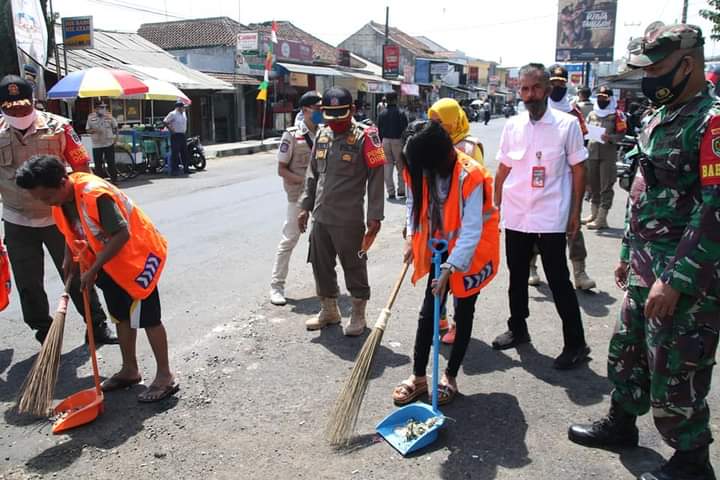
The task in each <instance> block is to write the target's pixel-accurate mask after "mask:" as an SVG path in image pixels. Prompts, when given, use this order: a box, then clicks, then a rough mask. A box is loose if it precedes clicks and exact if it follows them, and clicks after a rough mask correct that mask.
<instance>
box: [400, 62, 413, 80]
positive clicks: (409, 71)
mask: <svg viewBox="0 0 720 480" xmlns="http://www.w3.org/2000/svg"><path fill="white" fill-rule="evenodd" d="M403 77H404V81H405V83H413V82H415V67H414V66H413V65H405V68H403Z"/></svg>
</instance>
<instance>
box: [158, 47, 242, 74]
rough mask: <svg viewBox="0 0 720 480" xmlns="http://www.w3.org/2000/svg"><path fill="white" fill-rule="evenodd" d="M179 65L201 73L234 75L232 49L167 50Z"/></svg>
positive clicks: (233, 54)
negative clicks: (181, 64)
mask: <svg viewBox="0 0 720 480" xmlns="http://www.w3.org/2000/svg"><path fill="white" fill-rule="evenodd" d="M168 53H169V54H170V55H172V56H174V57H175V58H177V59H178V61H180V62H181V63H183V64H185V65H187V66H188V67H190V68H194V69H195V70H200V71H201V72H223V73H234V70H235V48H234V47H205V48H193V49H183V50H168Z"/></svg>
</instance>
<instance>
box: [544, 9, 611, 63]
mask: <svg viewBox="0 0 720 480" xmlns="http://www.w3.org/2000/svg"><path fill="white" fill-rule="evenodd" d="M616 16H617V0H595V1H588V0H559V2H558V26H557V44H556V50H555V60H556V61H558V62H567V61H573V62H611V61H612V60H613V47H614V45H615V20H616Z"/></svg>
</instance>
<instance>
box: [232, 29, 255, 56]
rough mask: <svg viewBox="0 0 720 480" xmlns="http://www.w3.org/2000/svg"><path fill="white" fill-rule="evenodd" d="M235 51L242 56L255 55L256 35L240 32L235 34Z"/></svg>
mask: <svg viewBox="0 0 720 480" xmlns="http://www.w3.org/2000/svg"><path fill="white" fill-rule="evenodd" d="M236 48H237V51H238V52H240V53H242V54H243V55H252V54H255V55H257V52H258V33H257V32H242V33H238V34H237V47H236Z"/></svg>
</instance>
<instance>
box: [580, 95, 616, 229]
mask: <svg viewBox="0 0 720 480" xmlns="http://www.w3.org/2000/svg"><path fill="white" fill-rule="evenodd" d="M615 106H616V103H615V98H614V97H613V91H612V90H611V89H609V88H608V87H606V86H602V87H600V89H599V90H598V93H597V99H596V100H595V107H594V108H593V111H592V112H590V114H589V115H588V117H587V124H588V130H589V131H590V135H589V141H588V160H587V181H588V186H589V187H590V192H591V194H590V204H591V207H590V208H591V211H590V215H589V216H587V217H585V218H583V223H584V224H586V225H587V228H588V229H590V230H602V229H605V228H608V223H607V216H608V211H610V207H612V201H613V195H614V191H613V185H615V178H616V176H617V174H616V172H615V158H616V157H617V142H618V141H619V140H620V139H621V138H622V136H623V133H624V132H618V129H617V127H616V123H617V115H618V114H617V112H616V111H615ZM598 129H600V130H601V132H602V133H600V135H599V136H597V135H592V133H593V132H594V131H596V130H598ZM598 137H599V138H598Z"/></svg>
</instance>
